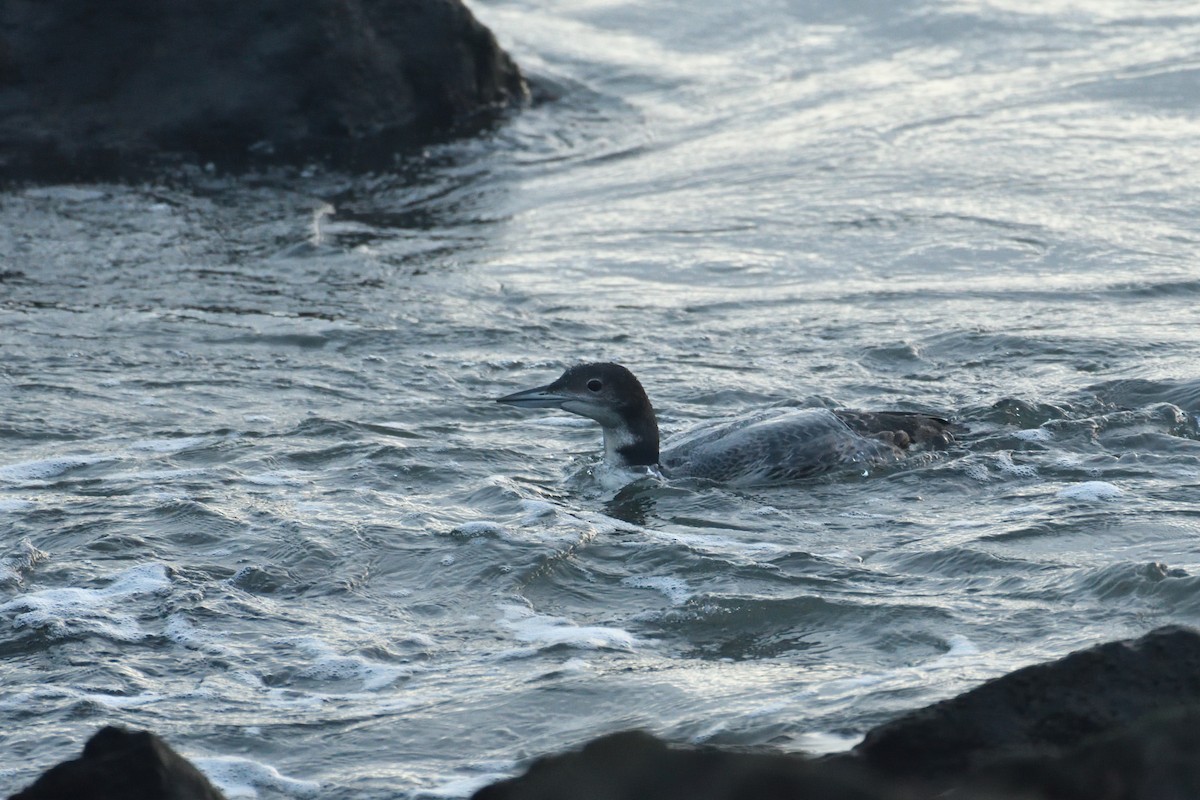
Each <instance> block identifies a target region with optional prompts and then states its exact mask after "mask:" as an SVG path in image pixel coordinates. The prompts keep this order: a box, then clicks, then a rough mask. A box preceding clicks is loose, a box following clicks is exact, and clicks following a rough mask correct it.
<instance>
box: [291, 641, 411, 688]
mask: <svg viewBox="0 0 1200 800" xmlns="http://www.w3.org/2000/svg"><path fill="white" fill-rule="evenodd" d="M297 645H298V646H299V648H300V650H301V651H303V652H304V653H305V654H306V655H308V656H310V657H311V658H312V659H313V660H312V663H310V664H309V665H308V666H306V667H304V668H303V669H301V670H300V675H301V676H303V677H306V678H311V679H313V680H322V681H343V680H357V681H361V682H362V688H363V689H364V690H367V691H374V690H377V689H382V688H384V687H386V686H390V685H391V684H393V683H395V682H396V681H398V680H399V679H401V678H404V677H407V676H409V675H410V674H412V671H411V670H409V669H407V668H405V667H398V666H393V665H391V664H380V663H379V662H377V661H371V660H369V659H366V658H363V657H362V656H355V655H351V656H344V655H341V654H339V653H338V652H337V651H335V650H334V649H333V648H332V647H331V646H330V645H329V644H328V643H326V642H323V641H321V640H320V639H315V638H312V637H308V638H305V639H301V640H300V641H299V642H297Z"/></svg>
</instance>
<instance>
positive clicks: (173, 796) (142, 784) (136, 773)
mask: <svg viewBox="0 0 1200 800" xmlns="http://www.w3.org/2000/svg"><path fill="white" fill-rule="evenodd" d="M133 798H138V800H225V796H224V795H223V794H221V793H220V792H218V791H217V790H216V789H214V788H213V785H212V784H211V783H209V782H208V778H206V777H204V775H203V774H202V773H201V772H200V770H198V769H196V768H195V767H194V766H193V765H192V763H191V762H190V761H188V760H187V759H186V758H184V757H183V756H181V755H179V754H178V753H176V752H175V751H174V750H172V749H171V748H170V746H169V745H168V744H167V743H166V742H164V741H163V740H162V739H160V738H158V737H157V736H155V735H154V734H153V733H150V732H149V731H127V730H124V729H122V728H113V727H107V728H101V729H100V730H99V731H98V732H97V733H96V734H95V735H94V736H92V738H91V739H88V742H87V744H86V745H84V747H83V755H82V756H80V757H79V758H76V759H72V760H71V761H64V762H63V763H61V764H58V765H57V766H54V767H51V768H50V769H48V770H46V772H45V773H43V775H42V776H41V777H40V778H38V779H37V780H36V781H34V782H33V783H32V784H30V785H29V786H28V787H26V788H25V789H24V790H22V791H20V792H17V793H16V794H14V795H13V796H12V797H11V798H9V800H133Z"/></svg>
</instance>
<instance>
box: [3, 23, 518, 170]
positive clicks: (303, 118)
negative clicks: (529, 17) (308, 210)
mask: <svg viewBox="0 0 1200 800" xmlns="http://www.w3.org/2000/svg"><path fill="white" fill-rule="evenodd" d="M527 98H528V88H527V86H526V84H525V81H524V79H523V78H522V76H521V73H520V71H519V70H518V68H517V66H516V64H515V63H514V62H513V61H512V59H511V58H509V56H508V55H507V54H506V53H505V52H504V51H503V50H502V49H500V47H499V45H498V44H497V43H496V40H495V37H494V36H493V35H492V33H491V32H490V31H489V30H488V29H487V28H485V27H484V26H483V25H481V24H480V23H479V22H478V21H477V20H476V19H475V17H474V16H473V15H472V14H471V12H470V11H469V10H468V9H467V8H466V7H465V6H464V5H463V4H462V2H461V0H339V2H328V1H327V0H250V1H249V2H239V0H161V1H160V2H151V0H111V1H110V2H105V3H100V4H97V3H92V2H89V0H56V2H53V3H46V2H42V0H5V2H4V3H2V4H0V177H4V178H18V179H64V178H65V179H72V178H85V179H86V178H96V177H100V178H119V177H123V176H125V175H127V174H128V173H129V172H131V171H135V170H137V169H139V168H141V167H145V166H153V165H155V164H156V163H157V162H158V161H159V160H161V159H163V158H164V157H165V156H175V157H177V158H183V159H190V160H192V161H199V162H201V163H203V162H208V161H212V162H216V163H217V164H219V165H222V166H229V167H232V168H243V167H247V166H255V165H260V164H268V165H269V164H273V163H301V162H303V161H305V160H309V159H325V160H332V161H333V162H335V163H336V164H337V165H339V166H347V165H348V166H350V167H354V166H359V167H362V168H371V167H374V166H381V165H382V166H386V163H387V161H388V160H390V158H391V155H392V154H393V153H394V152H395V151H396V150H397V149H400V148H404V147H411V146H414V145H418V144H422V143H427V142H429V141H433V140H437V139H438V138H444V137H446V136H447V135H449V134H452V133H454V132H455V131H460V130H469V129H471V128H472V126H481V125H485V124H488V123H489V122H490V121H491V120H493V119H494V118H495V115H496V114H497V112H499V111H501V110H503V109H504V108H507V107H511V106H512V105H514V104H518V103H521V102H524V101H525V100H526V99H527Z"/></svg>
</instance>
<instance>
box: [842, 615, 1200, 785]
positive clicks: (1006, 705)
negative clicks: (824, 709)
mask: <svg viewBox="0 0 1200 800" xmlns="http://www.w3.org/2000/svg"><path fill="white" fill-rule="evenodd" d="M1192 704H1200V634H1197V632H1196V631H1194V630H1192V629H1189V628H1183V627H1175V626H1171V627H1165V628H1158V629H1157V630H1154V631H1151V632H1150V633H1148V634H1146V635H1145V636H1143V637H1141V638H1140V639H1134V640H1131V641H1120V642H1108V643H1105V644H1101V645H1097V646H1095V647H1090V648H1088V649H1086V650H1079V651H1077V652H1074V653H1071V654H1070V655H1068V656H1066V657H1064V658H1061V659H1059V660H1057V661H1051V662H1048V663H1044V664H1034V665H1032V666H1028V667H1025V668H1023V669H1019V670H1016V671H1015V672H1010V673H1009V674H1007V675H1003V676H1001V677H999V678H995V679H993V680H990V681H988V682H986V683H984V684H982V685H980V686H977V687H976V688H974V689H971V690H969V691H967V692H964V693H963V694H960V695H959V696H957V697H954V698H951V699H949V700H943V701H942V702H940V703H934V704H933V705H931V706H927V707H925V708H922V709H919V710H917V711H913V712H910V713H908V714H905V715H904V716H902V717H899V718H898V719H895V720H892V721H891V722H887V723H884V724H883V725H880V726H879V727H877V728H875V729H874V730H872V731H870V732H868V733H867V735H866V737H865V738H864V739H863V741H862V743H861V744H859V745H858V746H857V747H855V748H854V750H853V753H854V755H855V756H856V757H857V758H860V759H862V761H863V762H864V763H865V764H867V765H869V766H870V767H872V768H873V769H876V770H878V771H879V772H882V773H885V774H887V775H891V776H895V777H904V778H920V779H923V780H939V779H944V778H947V777H950V776H955V775H961V774H963V773H964V772H966V771H968V770H969V769H971V768H972V767H973V766H975V765H976V764H977V763H978V762H979V760H980V759H981V758H986V759H995V758H997V757H1000V756H1003V755H1005V754H1006V753H1009V752H1031V751H1038V752H1047V753H1058V752H1063V751H1065V750H1067V749H1068V748H1071V747H1074V746H1077V745H1078V744H1079V743H1080V742H1082V741H1084V740H1085V739H1087V738H1088V737H1091V736H1096V735H1099V734H1105V733H1109V732H1111V731H1114V730H1118V729H1120V728H1122V727H1124V726H1128V725H1131V724H1133V723H1135V722H1137V721H1138V720H1139V719H1143V718H1145V717H1146V716H1147V715H1153V714H1157V713H1161V712H1164V711H1169V710H1172V709H1176V708H1179V707H1180V706H1184V705H1192Z"/></svg>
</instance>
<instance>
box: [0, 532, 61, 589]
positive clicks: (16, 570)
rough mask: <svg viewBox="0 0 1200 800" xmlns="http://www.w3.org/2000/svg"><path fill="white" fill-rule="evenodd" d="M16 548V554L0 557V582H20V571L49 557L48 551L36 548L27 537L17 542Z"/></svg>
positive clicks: (28, 568) (26, 569)
mask: <svg viewBox="0 0 1200 800" xmlns="http://www.w3.org/2000/svg"><path fill="white" fill-rule="evenodd" d="M17 550H18V552H17V554H16V555H12V556H6V557H4V558H0V583H20V582H21V573H23V572H26V571H28V570H30V569H32V568H33V566H34V565H35V564H38V563H39V562H42V561H45V560H46V559H48V558H49V557H50V554H49V553H46V552H44V551H42V550H38V549H37V548H36V547H34V546H33V543H32V542H30V541H29V540H28V539H22V540H21V541H20V542H18V544H17Z"/></svg>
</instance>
